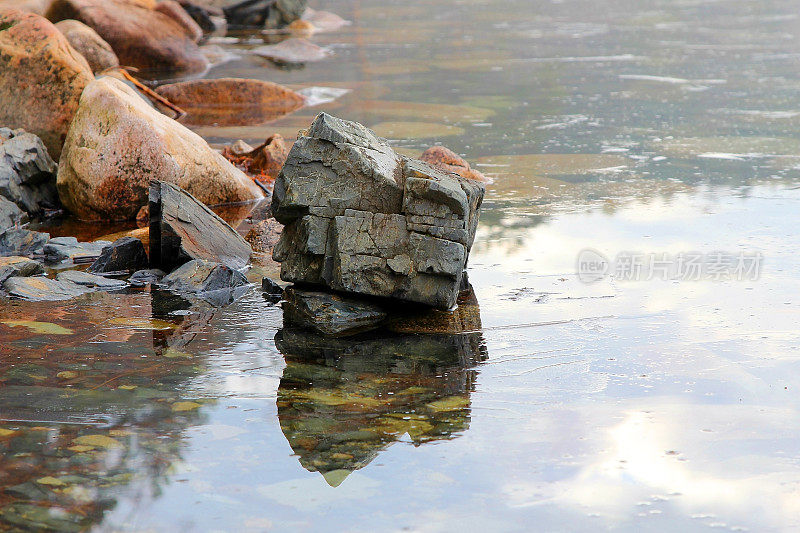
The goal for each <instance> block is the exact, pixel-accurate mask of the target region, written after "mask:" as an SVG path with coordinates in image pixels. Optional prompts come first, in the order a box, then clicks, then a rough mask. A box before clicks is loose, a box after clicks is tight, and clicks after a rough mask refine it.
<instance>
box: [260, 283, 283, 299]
mask: <svg viewBox="0 0 800 533" xmlns="http://www.w3.org/2000/svg"><path fill="white" fill-rule="evenodd" d="M261 291H262V292H263V293H264V298H266V299H267V301H269V302H272V303H277V302H280V301H281V299H282V298H283V287H281V286H280V285H279V284H278V283H276V282H275V281H273V280H271V279H269V278H264V279H262V280H261Z"/></svg>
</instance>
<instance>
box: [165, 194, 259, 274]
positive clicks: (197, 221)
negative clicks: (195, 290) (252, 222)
mask: <svg viewBox="0 0 800 533" xmlns="http://www.w3.org/2000/svg"><path fill="white" fill-rule="evenodd" d="M251 253H252V249H251V248H250V245H249V244H248V243H247V241H245V240H244V238H243V237H242V236H241V235H239V234H238V233H237V232H236V230H234V229H233V228H232V227H230V226H229V225H228V224H227V223H226V222H225V221H224V220H222V219H221V218H220V217H218V216H217V215H216V214H215V213H214V212H213V211H211V209H209V208H208V207H206V206H205V205H204V204H203V203H201V202H199V201H198V200H197V199H196V198H195V197H194V196H192V195H191V194H189V193H187V192H186V191H184V190H182V189H181V188H180V187H177V186H175V185H172V184H170V183H166V182H162V181H154V182H153V183H151V185H150V264H151V265H153V266H156V267H158V268H161V269H163V270H165V271H167V272H169V271H171V270H173V269H174V268H176V267H178V266H180V265H182V264H184V263H186V262H187V261H189V260H191V259H204V260H207V261H215V262H218V263H222V264H224V265H226V266H228V267H230V268H232V269H234V270H236V269H240V268H243V267H244V266H245V265H247V263H248V261H249V260H250V254H251Z"/></svg>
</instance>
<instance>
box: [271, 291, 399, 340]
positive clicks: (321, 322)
mask: <svg viewBox="0 0 800 533" xmlns="http://www.w3.org/2000/svg"><path fill="white" fill-rule="evenodd" d="M284 297H285V302H284V304H283V313H284V320H285V321H286V323H287V324H291V325H295V326H300V327H304V328H308V329H311V330H313V331H315V332H317V333H320V334H322V335H329V336H335V337H344V336H348V335H353V334H356V333H361V332H364V331H369V330H371V329H375V328H377V327H378V326H380V325H381V323H382V322H383V321H384V320H386V316H387V315H386V312H385V311H384V310H383V308H382V307H380V306H378V305H375V304H373V303H370V302H366V301H364V300H359V299H356V298H351V297H345V296H341V295H338V294H333V293H328V292H318V291H306V290H301V289H297V288H296V287H289V288H287V289H286V291H285V292H284Z"/></svg>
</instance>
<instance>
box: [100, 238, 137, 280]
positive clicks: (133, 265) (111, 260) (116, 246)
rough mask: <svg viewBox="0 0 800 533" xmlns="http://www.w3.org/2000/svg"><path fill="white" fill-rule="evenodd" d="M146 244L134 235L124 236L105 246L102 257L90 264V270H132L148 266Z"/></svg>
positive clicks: (101, 253)
mask: <svg viewBox="0 0 800 533" xmlns="http://www.w3.org/2000/svg"><path fill="white" fill-rule="evenodd" d="M147 264H148V260H147V252H146V251H145V249H144V244H142V241H140V240H139V239H135V238H133V237H122V238H121V239H117V240H116V241H114V242H113V243H111V244H109V245H108V246H106V247H104V248H103V249H102V251H101V252H100V257H98V258H97V260H96V261H95V262H94V263H92V264H91V265H90V266H89V272H119V271H122V270H128V271H131V272H134V271H137V270H140V269H143V268H147Z"/></svg>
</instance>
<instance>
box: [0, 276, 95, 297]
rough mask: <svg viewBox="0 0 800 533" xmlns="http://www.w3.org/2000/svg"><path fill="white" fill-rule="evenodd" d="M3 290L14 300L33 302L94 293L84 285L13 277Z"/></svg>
mask: <svg viewBox="0 0 800 533" xmlns="http://www.w3.org/2000/svg"><path fill="white" fill-rule="evenodd" d="M3 288H4V289H5V290H6V291H8V293H9V295H11V297H13V298H20V299H22V300H29V301H32V302H47V301H58V300H70V299H72V298H75V297H77V296H81V295H83V294H86V293H87V292H92V289H91V288H89V287H87V286H84V285H78V284H76V283H72V282H71V281H66V280H63V281H62V280H55V279H50V278H45V277H41V276H35V277H11V278H8V279H7V280H6V281H5V282H4V283H3Z"/></svg>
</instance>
